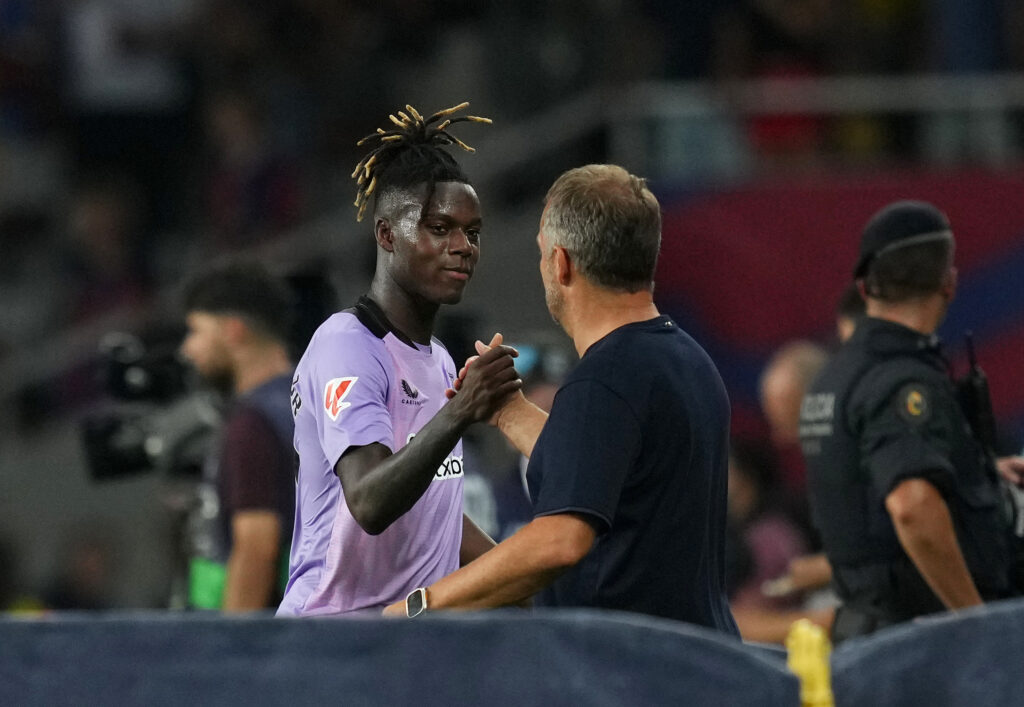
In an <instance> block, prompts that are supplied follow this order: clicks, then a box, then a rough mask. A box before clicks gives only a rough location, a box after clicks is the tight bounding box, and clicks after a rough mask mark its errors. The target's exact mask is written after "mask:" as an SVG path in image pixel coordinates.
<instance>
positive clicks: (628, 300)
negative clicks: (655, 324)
mask: <svg viewBox="0 0 1024 707" xmlns="http://www.w3.org/2000/svg"><path fill="white" fill-rule="evenodd" d="M574 294H575V295H576V296H575V297H572V296H570V299H569V301H567V302H566V304H567V313H568V314H569V316H568V317H567V318H566V321H567V325H566V331H567V332H568V333H569V336H571V337H572V340H573V344H574V345H575V346H576V353H578V354H579V355H580V356H583V354H584V353H586V351H587V349H589V348H590V347H591V346H592V345H593V344H594V343H595V342H597V341H599V340H600V339H603V338H604V337H605V336H607V335H608V334H610V333H611V332H613V331H615V330H616V329H618V328H619V327H621V326H625V325H627V324H633V323H635V322H645V321H647V320H649V319H654V318H655V317H657V316H658V315H659V314H660V313H659V312H658V308H657V307H656V306H655V305H654V300H653V298H652V295H651V292H650V291H648V290H642V291H640V292H612V291H609V290H605V289H603V288H600V287H595V286H593V285H591V284H589V283H587V284H586V285H585V287H584V288H583V289H581V290H580V291H578V292H577V293H574Z"/></svg>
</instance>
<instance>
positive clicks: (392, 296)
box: [369, 279, 440, 345]
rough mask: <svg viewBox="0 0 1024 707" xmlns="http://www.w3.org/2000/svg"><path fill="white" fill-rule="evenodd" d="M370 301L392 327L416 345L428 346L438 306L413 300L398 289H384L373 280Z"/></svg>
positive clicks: (420, 300)
mask: <svg viewBox="0 0 1024 707" xmlns="http://www.w3.org/2000/svg"><path fill="white" fill-rule="evenodd" d="M369 297H370V299H372V300H373V301H374V302H376V303H377V306H378V307H380V308H381V311H383V312H384V316H385V317H387V319H388V322H389V323H390V324H391V326H392V327H394V328H395V329H397V330H398V331H399V332H401V333H402V334H404V335H405V337H406V338H408V339H410V340H412V341H414V342H416V343H417V344H422V345H428V344H430V338H431V337H432V336H433V334H434V320H435V319H436V318H437V310H438V309H439V308H440V305H438V304H436V303H433V302H426V301H424V300H422V299H417V298H413V297H411V296H410V295H409V293H407V292H405V291H404V290H402V289H401V288H400V287H397V286H396V287H384V286H382V285H381V283H380V282H379V281H378V280H377V279H374V281H373V284H372V285H370V293H369Z"/></svg>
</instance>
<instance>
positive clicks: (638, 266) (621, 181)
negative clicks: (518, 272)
mask: <svg viewBox="0 0 1024 707" xmlns="http://www.w3.org/2000/svg"><path fill="white" fill-rule="evenodd" d="M544 202H545V205H546V208H545V212H544V220H543V224H542V228H543V230H544V233H545V235H546V237H547V238H548V247H549V248H550V247H552V246H556V245H557V246H561V247H563V248H565V249H566V250H567V251H568V252H569V254H570V257H571V258H572V260H573V263H574V264H575V265H576V267H577V269H578V270H579V271H580V273H582V274H583V276H584V277H586V278H587V279H588V280H590V281H591V282H592V283H593V284H595V285H599V286H601V287H604V288H607V289H611V290H619V291H625V292H631V293H632V292H639V291H640V290H644V289H647V290H649V289H651V288H652V287H653V286H654V270H655V267H656V266H657V264H658V250H659V249H660V247H661V208H660V206H659V205H658V200H657V199H656V198H655V197H654V194H652V193H651V191H650V190H649V189H648V188H647V184H646V182H645V180H643V179H641V178H640V177H636V176H633V175H632V174H630V173H629V172H627V171H626V170H624V169H623V168H622V167H618V166H616V165H605V164H592V165H587V166H585V167H577V168H576V169H571V170H569V171H568V172H565V173H564V174H563V175H562V176H561V177H559V178H558V179H557V180H556V181H555V183H554V184H553V185H552V186H551V189H549V190H548V194H547V197H546V198H545V200H544Z"/></svg>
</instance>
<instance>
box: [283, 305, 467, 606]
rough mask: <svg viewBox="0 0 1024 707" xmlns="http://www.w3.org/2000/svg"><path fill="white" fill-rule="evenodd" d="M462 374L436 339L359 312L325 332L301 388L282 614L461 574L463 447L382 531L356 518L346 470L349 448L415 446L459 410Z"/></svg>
mask: <svg viewBox="0 0 1024 707" xmlns="http://www.w3.org/2000/svg"><path fill="white" fill-rule="evenodd" d="M356 311H358V310H356ZM369 324H370V325H371V326H372V323H369ZM378 334H379V336H378ZM454 376H455V365H454V363H453V362H452V358H451V356H449V355H448V352H447V351H446V350H445V349H444V347H443V346H442V345H441V344H440V342H438V341H437V340H436V339H435V340H434V342H433V345H432V346H429V347H427V346H416V347H413V346H410V345H409V344H407V343H403V342H402V341H400V340H399V339H398V338H396V336H395V334H394V333H392V332H390V331H389V332H386V333H385V332H384V331H378V332H377V333H374V331H371V330H370V329H369V328H367V325H366V324H364V323H363V322H362V321H360V319H359V317H358V316H357V314H355V313H353V312H351V311H345V312H340V313H338V314H335V315H333V316H332V317H330V318H329V319H328V320H327V321H326V322H324V323H323V324H322V325H321V326H320V328H319V329H318V330H317V332H316V334H314V335H313V338H312V340H311V341H310V343H309V347H308V348H307V349H306V353H305V354H304V355H303V357H302V360H301V361H299V365H298V367H297V368H296V370H295V378H294V381H293V382H292V413H293V414H294V415H295V450H296V452H297V453H298V455H299V470H298V476H297V480H296V481H297V489H296V501H295V530H294V534H293V536H292V548H291V561H290V566H289V577H288V586H287V588H286V589H285V594H284V600H283V601H282V602H281V606H280V608H279V609H278V611H277V613H278V615H279V616H311V615H323V614H341V613H346V612H352V611H359V610H365V609H374V608H382V607H384V606H387V605H388V604H391V603H393V602H395V601H398V600H400V599H404V598H405V596H406V595H407V594H408V593H409V592H410V591H412V590H413V589H415V588H417V587H423V586H427V585H429V584H432V583H433V582H436V581H437V580H439V579H441V578H442V577H444V576H445V575H446V574H449V573H451V572H453V571H455V570H456V569H458V567H459V546H460V545H461V543H462V478H463V470H462V443H461V442H459V443H458V444H457V445H456V446H455V449H454V450H453V451H452V453H451V454H450V455H449V456H448V458H447V459H445V460H444V463H443V464H442V465H441V466H440V467H439V468H438V470H437V472H436V474H435V477H434V480H433V482H432V483H431V484H430V486H429V487H428V488H427V490H426V492H425V493H424V494H423V496H422V497H421V498H420V499H419V500H418V501H417V502H416V504H415V505H414V506H413V507H412V508H411V509H410V510H409V511H408V512H407V513H406V514H405V515H403V516H402V517H401V518H399V519H398V520H396V521H395V522H394V523H392V524H391V526H390V527H388V529H387V530H385V531H384V532H383V533H381V534H380V535H370V534H368V533H366V531H364V530H363V529H362V528H361V527H360V526H359V524H358V523H356V521H355V519H353V517H352V514H351V513H350V512H349V509H348V504H346V503H345V498H344V492H343V491H342V488H341V482H340V481H339V480H338V476H337V475H336V474H335V473H334V465H335V463H336V462H337V461H338V459H339V458H341V455H342V454H344V452H345V450H347V449H348V448H349V447H353V446H362V445H366V444H372V443H374V442H379V443H381V444H383V445H385V446H387V447H388V448H389V449H390V450H391V451H392V452H397V451H398V450H399V449H401V448H402V447H404V446H405V445H406V444H407V443H408V442H409V440H411V439H412V438H413V436H415V434H416V433H417V432H418V431H419V430H420V428H422V427H423V425H425V424H426V423H427V422H428V421H429V420H430V419H431V418H432V417H433V416H434V415H435V414H436V413H437V411H438V410H440V408H441V406H442V405H444V404H445V402H447V401H446V399H445V396H444V391H445V388H448V387H450V386H451V383H452V381H453V379H454Z"/></svg>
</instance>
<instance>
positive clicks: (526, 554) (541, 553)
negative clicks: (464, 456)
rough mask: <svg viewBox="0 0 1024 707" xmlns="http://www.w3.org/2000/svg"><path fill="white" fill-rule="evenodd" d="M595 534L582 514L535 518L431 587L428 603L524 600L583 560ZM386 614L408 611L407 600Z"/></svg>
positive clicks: (470, 605)
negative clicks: (406, 609)
mask: <svg viewBox="0 0 1024 707" xmlns="http://www.w3.org/2000/svg"><path fill="white" fill-rule="evenodd" d="M596 537H597V533H596V531H595V530H594V528H593V526H592V525H591V524H590V523H589V522H588V521H587V520H586V519H585V517H584V516H582V515H578V514H575V513H558V514H555V515H549V516H540V517H539V518H534V519H533V520H532V521H530V522H529V523H528V524H527V525H525V526H524V527H523V528H521V529H520V530H519V532H517V533H516V534H515V535H513V536H512V537H510V538H509V539H508V540H505V541H504V542H502V543H499V544H498V545H497V546H495V547H494V549H492V550H490V551H489V552H486V553H484V554H483V555H481V556H480V557H479V558H477V559H476V560H475V561H473V562H471V563H470V564H468V565H466V566H465V567H463V568H462V569H460V570H457V571H455V572H453V573H452V574H450V575H448V576H447V577H444V578H443V579H440V580H438V581H437V582H435V583H434V584H432V585H430V586H429V587H427V607H428V609H429V610H431V611H434V610H437V609H489V608H493V607H498V606H508V605H510V604H517V603H520V602H522V601H524V600H525V599H528V598H529V597H531V596H533V595H534V594H536V593H537V592H538V591H540V590H541V589H543V588H544V587H546V586H548V585H549V584H551V583H552V582H553V581H554V580H555V579H556V578H557V577H558V575H560V574H561V573H562V572H564V571H565V570H567V569H569V568H570V567H572V566H573V565H575V564H577V563H578V562H579V561H580V560H582V559H583V558H584V557H585V556H586V554H587V553H588V552H590V548H591V547H593V545H594V539H595V538H596ZM384 614H385V615H386V616H405V602H404V601H400V602H396V603H394V604H392V605H391V606H389V607H387V608H386V609H385V610H384Z"/></svg>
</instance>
